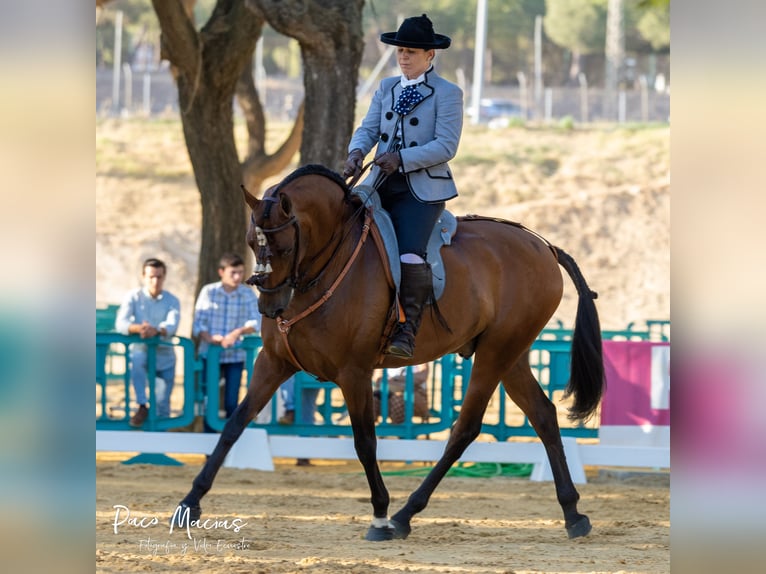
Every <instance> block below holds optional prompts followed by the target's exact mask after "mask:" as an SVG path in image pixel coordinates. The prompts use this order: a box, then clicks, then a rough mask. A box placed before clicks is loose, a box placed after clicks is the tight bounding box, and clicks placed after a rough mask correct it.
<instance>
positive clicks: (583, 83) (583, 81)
mask: <svg viewBox="0 0 766 574" xmlns="http://www.w3.org/2000/svg"><path fill="white" fill-rule="evenodd" d="M577 80H578V81H579V82H580V121H581V122H582V123H587V122H588V78H586V77H585V74H583V73H582V72H580V73H579V74H577Z"/></svg>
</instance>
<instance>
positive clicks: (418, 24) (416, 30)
mask: <svg viewBox="0 0 766 574" xmlns="http://www.w3.org/2000/svg"><path fill="white" fill-rule="evenodd" d="M380 41H381V42H383V43H384V44H391V45H393V46H402V47H404V48H422V49H423V50H431V49H436V50H439V49H442V50H443V49H446V48H449V45H450V44H451V43H452V40H450V38H449V37H448V36H445V35H443V34H436V33H435V32H434V25H433V24H432V23H431V20H429V19H428V16H426V15H425V14H423V15H422V16H413V17H412V18H407V19H406V20H405V21H404V22H402V25H401V26H399V30H397V31H396V32H386V33H385V34H381V35H380Z"/></svg>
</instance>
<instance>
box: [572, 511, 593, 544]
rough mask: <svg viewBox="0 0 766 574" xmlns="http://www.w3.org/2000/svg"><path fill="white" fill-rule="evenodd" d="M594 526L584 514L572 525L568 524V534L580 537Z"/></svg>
mask: <svg viewBox="0 0 766 574" xmlns="http://www.w3.org/2000/svg"><path fill="white" fill-rule="evenodd" d="M592 528H593V527H592V526H591V525H590V520H589V519H588V517H587V516H585V515H584V514H583V515H582V517H581V518H580V519H579V520H577V522H575V523H574V524H572V525H571V526H567V534H568V535H569V538H579V537H580V536H587V535H588V534H589V533H590V531H591V529H592Z"/></svg>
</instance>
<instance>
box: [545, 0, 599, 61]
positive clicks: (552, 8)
mask: <svg viewBox="0 0 766 574" xmlns="http://www.w3.org/2000/svg"><path fill="white" fill-rule="evenodd" d="M545 7H546V13H545V20H544V26H545V33H546V34H547V35H548V37H549V38H550V39H551V40H553V42H555V43H556V44H558V45H559V46H561V47H563V48H567V49H568V50H571V51H572V52H577V53H579V54H595V53H600V52H603V51H604V43H605V42H606V12H607V0H547V1H546V3H545Z"/></svg>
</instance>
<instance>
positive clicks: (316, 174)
mask: <svg viewBox="0 0 766 574" xmlns="http://www.w3.org/2000/svg"><path fill="white" fill-rule="evenodd" d="M242 191H243V194H244V200H245V202H246V203H247V205H248V206H249V207H250V209H251V217H250V225H249V229H248V231H247V242H248V245H249V246H250V248H251V249H252V250H253V252H254V253H255V260H256V267H255V273H254V274H253V276H252V277H250V279H248V280H247V282H248V283H249V284H251V285H255V287H256V288H257V289H258V290H259V297H258V306H259V310H260V312H261V313H262V314H263V321H262V327H261V337H262V339H263V348H262V351H261V352H260V353H259V354H258V356H257V358H256V361H255V364H254V366H253V372H252V378H251V380H250V385H249V388H248V391H247V394H246V396H245V397H244V398H243V399H242V401H241V402H240V404H239V405H238V406H237V408H236V410H235V411H234V413H233V414H232V416H231V417H230V418H229V420H228V421H227V422H226V424H225V426H224V429H223V431H222V433H221V436H220V438H219V440H218V443H217V445H216V447H215V449H214V450H213V452H212V454H211V455H210V456H209V457H208V458H207V461H206V462H205V464H204V466H203V468H202V469H201V471H200V472H199V474H198V475H197V476H196V478H195V479H194V481H193V483H192V488H191V490H190V491H189V493H188V494H187V495H186V496H185V497H184V498H183V500H182V501H181V502H180V503H179V504H178V506H177V507H176V511H175V513H174V517H177V519H178V521H179V524H180V525H183V524H182V522H183V520H184V519H185V520H186V521H194V520H197V521H199V520H200V516H201V512H202V511H201V506H200V501H201V499H202V497H203V496H204V495H205V494H206V493H207V492H208V491H209V490H210V488H211V487H212V484H213V480H214V478H215V476H216V473H217V472H218V470H219V469H220V467H221V465H222V464H223V461H224V458H225V456H226V454H227V453H228V452H229V450H230V448H231V447H232V445H233V444H234V442H235V441H236V440H237V438H238V437H239V436H240V435H241V433H242V432H243V431H244V429H245V427H246V426H247V425H248V424H249V423H250V421H251V420H253V418H254V417H255V416H256V415H257V414H258V412H260V411H261V409H263V408H264V406H265V405H266V404H267V403H268V401H269V399H270V398H271V397H272V395H273V394H274V393H275V392H276V390H277V389H278V387H279V385H280V384H281V383H282V382H283V381H285V380H286V379H287V378H288V377H290V376H291V375H293V374H294V373H296V372H297V371H299V370H304V371H307V372H309V373H312V374H313V375H314V376H316V377H317V378H319V379H321V380H326V381H333V382H334V383H335V384H336V385H337V386H338V387H339V388H340V390H341V391H342V394H343V398H344V400H345V403H346V406H347V409H348V414H349V417H350V421H351V426H352V430H353V440H354V447H355V449H356V453H357V456H358V459H359V461H360V462H361V464H362V466H363V467H364V472H365V475H366V478H367V482H368V484H369V488H370V493H371V503H372V511H373V517H372V521H371V524H370V526H369V529H368V530H367V532H366V534H365V538H366V539H367V540H372V541H379V540H391V539H395V538H396V539H403V538H406V537H407V536H408V535H409V534H410V532H411V530H412V526H411V520H412V518H413V517H414V515H415V514H417V513H419V512H421V511H423V510H424V509H425V508H426V505H427V504H428V501H429V499H430V497H431V495H432V494H433V492H434V490H435V489H436V487H437V486H438V484H439V482H440V481H441V479H442V478H443V477H444V476H445V474H446V473H447V471H448V470H449V469H450V467H451V466H452V465H453V464H454V463H455V462H456V461H457V460H458V459H459V458H460V457H461V455H462V454H463V452H464V451H465V449H466V448H467V447H468V446H469V445H470V444H471V442H473V441H474V440H475V439H476V438H477V437H478V435H479V433H480V430H481V424H482V418H483V416H484V413H485V411H486V408H487V405H488V403H489V400H490V398H491V397H492V395H493V394H494V392H495V390H496V389H497V386H498V384H500V383H502V385H503V388H504V390H505V392H506V393H507V394H508V396H509V397H510V398H511V399H512V400H513V401H514V402H515V403H516V404H517V405H518V406H519V407H520V408H521V410H522V411H523V412H524V413H525V415H526V416H527V417H528V419H529V421H530V423H531V425H532V426H533V428H534V429H535V432H536V433H537V435H538V436H539V438H540V439H541V441H542V443H543V445H544V447H545V450H546V454H547V456H548V459H549V461H550V466H551V470H552V473H553V478H554V483H555V490H556V496H557V498H558V501H559V504H560V505H561V508H562V510H563V514H564V523H565V528H566V531H567V534H568V536H569V538H576V537H580V536H586V535H587V534H588V533H589V532H590V531H591V523H590V520H589V518H588V517H587V516H586V515H584V514H581V513H579V512H578V510H577V502H578V500H579V494H578V492H577V490H576V489H575V487H574V484H573V483H572V479H571V476H570V472H569V469H568V467H567V463H566V460H565V457H564V449H563V445H562V441H561V434H560V429H559V425H558V421H557V418H556V406H555V405H554V404H553V403H552V402H551V401H550V399H549V398H548V397H547V396H546V394H545V392H544V391H543V389H542V388H541V386H540V385H539V384H538V382H537V380H536V379H535V377H534V375H533V373H532V370H531V368H530V366H529V358H528V354H529V349H530V346H531V345H532V343H533V342H534V340H535V339H536V337H537V336H538V334H539V333H540V332H541V331H542V329H543V328H544V327H545V325H546V324H547V323H548V321H549V320H550V318H551V317H552V315H553V313H554V312H555V311H556V309H557V308H558V306H559V304H560V301H561V297H562V294H563V279H562V273H561V271H560V270H559V266H561V267H563V268H564V269H565V270H566V271H567V273H568V275H569V276H570V278H571V280H572V281H573V283H574V285H575V287H576V289H577V293H578V302H577V310H576V318H575V325H574V330H573V334H572V350H571V370H570V380H569V383H568V386H567V388H566V395H567V396H569V395H571V397H572V401H571V406H570V409H569V417H570V418H571V419H572V420H587V419H588V418H589V417H590V416H592V415H593V413H594V411H595V410H596V408H597V406H598V404H599V402H600V400H601V395H602V392H603V388H604V367H603V360H602V347H601V330H600V323H599V318H598V313H597V310H596V306H595V303H594V299H595V298H596V296H597V295H596V293H594V292H592V291H591V290H590V288H589V287H588V285H587V283H586V281H585V279H584V277H583V275H582V273H581V271H580V269H579V268H578V266H577V264H576V262H575V261H574V259H573V258H572V257H571V256H570V255H568V254H567V253H566V252H564V251H563V250H562V249H561V248H559V247H556V246H554V245H552V244H550V243H549V242H547V241H546V240H545V239H543V238H542V237H541V236H540V235H538V234H536V233H534V232H532V231H531V230H529V229H527V228H526V227H524V226H523V225H521V224H517V223H513V222H509V221H505V220H501V219H494V218H488V217H479V216H470V215H469V216H464V217H459V218H458V229H457V233H456V234H455V236H454V238H453V239H452V242H451V245H450V246H449V247H446V248H444V249H442V257H443V264H444V269H445V273H446V282H445V286H444V289H443V292H442V295H441V297H440V299H439V301H438V307H437V305H436V304H434V305H431V308H432V311H431V312H430V313H429V312H424V316H423V320H422V324H421V327H420V330H419V331H418V334H417V338H416V345H415V354H414V356H413V357H412V358H411V359H402V358H398V357H391V356H385V355H383V352H382V351H383V349H384V348H385V347H384V344H385V340H386V336H387V334H388V333H389V332H390V330H391V328H392V326H393V325H394V323H395V322H396V320H397V312H396V304H395V300H396V299H395V289H394V288H393V283H392V282H391V281H390V271H388V265H387V263H385V262H384V258H383V257H382V256H381V250H380V249H379V246H378V245H377V242H376V241H370V240H369V238H370V237H371V236H373V237H374V231H375V229H374V228H375V225H374V219H372V218H371V210H370V209H368V208H367V207H366V206H365V203H364V201H363V200H362V199H361V198H360V197H359V196H358V195H357V194H355V193H352V191H351V189H350V188H349V187H348V185H347V184H346V181H345V180H343V179H342V178H341V176H340V175H338V174H337V173H335V172H334V171H332V170H330V169H328V168H326V167H323V166H320V165H306V166H303V167H300V168H298V169H297V170H296V171H294V172H293V173H291V174H290V175H288V176H287V177H285V178H284V179H283V180H282V181H281V182H280V183H278V184H277V185H275V186H273V187H271V188H269V189H267V190H266V192H264V194H263V198H262V199H257V198H256V197H254V196H253V195H252V194H251V193H249V192H248V191H247V190H246V189H245V188H244V186H243V187H242ZM371 231H372V233H371ZM387 278H388V280H387ZM450 353H458V354H460V355H461V356H462V357H466V358H467V357H473V369H472V371H471V377H470V381H469V384H468V388H467V391H466V393H465V398H464V400H463V404H462V408H461V411H460V413H459V415H458V418H457V420H456V422H455V423H454V425H453V427H452V429H451V431H450V435H449V439H448V441H447V444H446V446H445V449H444V452H443V454H442V457H441V459H440V460H439V461H438V462H437V464H436V465H435V466H434V468H433V469H432V470H431V471H430V473H429V474H428V475H427V477H426V478H425V479H424V480H423V482H422V483H421V484H420V486H419V487H418V488H417V489H416V490H415V491H413V492H412V493H411V495H410V496H409V498H408V499H407V502H406V503H405V504H404V506H403V507H402V508H401V509H400V510H399V511H398V512H396V513H395V514H394V515H393V516H391V517H390V518H389V516H388V510H389V508H388V507H389V493H388V491H387V489H386V486H385V484H384V482H383V478H382V476H381V473H380V469H379V467H378V463H377V460H376V445H377V438H376V435H375V422H374V412H373V410H374V401H373V389H372V385H371V384H370V381H371V379H372V374H373V370H374V369H375V368H380V367H383V368H385V367H400V366H403V365H416V364H421V363H426V362H429V361H432V360H434V359H437V358H439V357H441V356H443V355H446V354H450Z"/></svg>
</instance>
